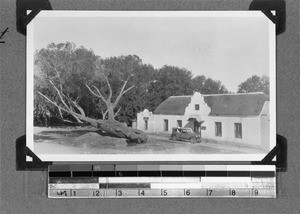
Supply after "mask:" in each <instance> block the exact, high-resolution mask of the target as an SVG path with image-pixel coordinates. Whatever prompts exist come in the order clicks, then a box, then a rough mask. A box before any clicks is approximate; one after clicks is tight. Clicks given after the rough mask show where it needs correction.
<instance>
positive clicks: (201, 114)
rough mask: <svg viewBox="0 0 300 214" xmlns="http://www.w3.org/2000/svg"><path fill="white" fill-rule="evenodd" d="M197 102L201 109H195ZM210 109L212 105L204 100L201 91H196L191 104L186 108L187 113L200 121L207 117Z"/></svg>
mask: <svg viewBox="0 0 300 214" xmlns="http://www.w3.org/2000/svg"><path fill="white" fill-rule="evenodd" d="M196 104H198V105H199V106H200V108H199V110H195V105H196ZM210 111H211V109H210V107H209V106H208V105H207V103H206V102H204V97H203V96H202V95H201V94H200V93H199V92H195V93H194V96H192V98H191V102H190V104H189V105H188V106H187V107H186V108H185V115H187V116H189V117H195V118H196V119H197V120H198V121H200V120H203V119H205V118H206V117H207V116H208V114H209V113H210Z"/></svg>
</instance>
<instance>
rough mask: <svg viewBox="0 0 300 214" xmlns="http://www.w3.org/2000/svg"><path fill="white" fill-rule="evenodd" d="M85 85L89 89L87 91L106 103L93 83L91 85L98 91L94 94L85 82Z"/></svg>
mask: <svg viewBox="0 0 300 214" xmlns="http://www.w3.org/2000/svg"><path fill="white" fill-rule="evenodd" d="M85 85H86V87H87V88H88V89H89V91H90V92H91V93H92V94H93V95H95V96H96V97H98V98H100V99H101V100H102V101H103V102H104V103H105V104H107V100H106V99H105V98H104V97H103V95H102V94H101V92H100V91H99V89H98V88H97V87H96V86H94V85H93V87H94V88H95V89H96V91H97V92H98V94H96V93H95V92H94V91H93V90H92V89H91V88H90V87H89V86H88V84H85Z"/></svg>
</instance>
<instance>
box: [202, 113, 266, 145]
mask: <svg viewBox="0 0 300 214" xmlns="http://www.w3.org/2000/svg"><path fill="white" fill-rule="evenodd" d="M215 122H221V123H222V136H221V137H218V136H216V134H215ZM234 123H241V124H242V138H235V136H234ZM260 125H261V123H260V117H259V116H257V117H219V116H217V117H216V116H210V117H208V118H207V119H206V120H205V122H204V123H203V124H202V126H205V127H206V130H202V131H201V134H202V137H203V138H208V139H214V140H220V141H231V142H237V143H243V144H248V145H254V146H260V145H261V135H260Z"/></svg>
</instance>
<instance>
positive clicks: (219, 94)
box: [201, 92, 267, 97]
mask: <svg viewBox="0 0 300 214" xmlns="http://www.w3.org/2000/svg"><path fill="white" fill-rule="evenodd" d="M251 94H265V93H264V92H249V93H236V94H201V95H202V96H205V97H207V96H223V95H232V96H237V95H251ZM265 95H267V94H265Z"/></svg>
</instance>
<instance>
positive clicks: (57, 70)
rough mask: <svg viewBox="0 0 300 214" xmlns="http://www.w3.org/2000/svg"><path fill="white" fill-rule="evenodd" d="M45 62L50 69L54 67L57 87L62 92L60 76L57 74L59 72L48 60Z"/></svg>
mask: <svg viewBox="0 0 300 214" xmlns="http://www.w3.org/2000/svg"><path fill="white" fill-rule="evenodd" d="M46 63H47V64H48V65H49V66H50V67H51V68H52V69H54V71H55V72H56V77H57V78H58V79H59V88H60V91H61V92H62V91H63V89H62V84H61V78H60V75H59V72H58V70H57V68H56V67H54V66H52V65H51V64H50V62H48V61H46Z"/></svg>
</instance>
